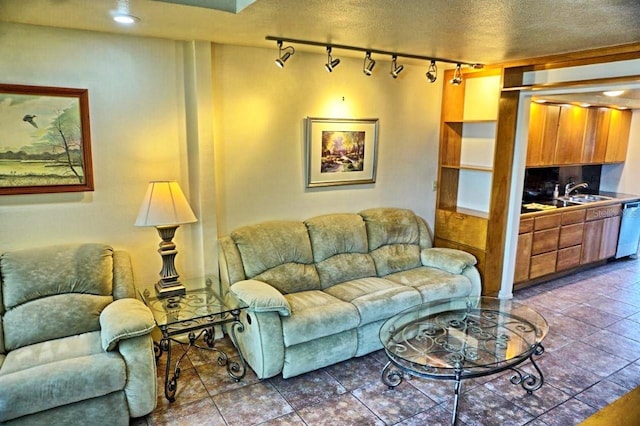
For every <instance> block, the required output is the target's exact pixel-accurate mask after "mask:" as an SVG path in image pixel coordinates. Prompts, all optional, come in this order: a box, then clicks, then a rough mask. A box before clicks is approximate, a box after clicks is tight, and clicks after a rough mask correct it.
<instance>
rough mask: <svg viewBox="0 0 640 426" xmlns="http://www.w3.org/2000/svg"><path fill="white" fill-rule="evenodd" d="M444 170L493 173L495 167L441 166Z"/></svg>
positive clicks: (469, 165)
mask: <svg viewBox="0 0 640 426" xmlns="http://www.w3.org/2000/svg"><path fill="white" fill-rule="evenodd" d="M441 167H442V168H443V169H454V170H475V171H477V172H489V173H491V172H493V167H488V166H475V165H473V164H460V165H459V166H454V165H449V164H443V165H442V166H441Z"/></svg>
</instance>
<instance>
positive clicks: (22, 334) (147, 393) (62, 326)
mask: <svg viewBox="0 0 640 426" xmlns="http://www.w3.org/2000/svg"><path fill="white" fill-rule="evenodd" d="M154 326H155V323H154V321H153V316H152V315H151V312H150V311H149V309H148V308H147V307H146V306H145V305H144V304H143V303H142V302H141V301H139V300H137V299H136V292H135V288H134V285H133V273H132V269H131V261H130V260H129V255H128V254H127V253H126V252H123V251H114V250H113V249H112V248H111V247H109V246H107V245H103V244H75V245H61V246H50V247H41V248H34V249H28V250H18V251H11V252H7V253H4V254H3V255H2V256H0V424H3V425H4V424H6V425H14V424H16V425H17V424H21V425H29V426H32V425H69V424H90V425H128V424H129V418H130V417H140V416H144V415H146V414H148V413H150V412H151V411H152V410H153V409H154V407H155V404H156V366H155V357H154V352H153V342H152V340H151V335H150V333H151V330H152V329H153V328H154Z"/></svg>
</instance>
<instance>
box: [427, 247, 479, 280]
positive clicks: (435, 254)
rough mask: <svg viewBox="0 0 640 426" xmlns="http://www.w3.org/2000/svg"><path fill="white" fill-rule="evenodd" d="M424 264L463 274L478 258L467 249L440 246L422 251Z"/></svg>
mask: <svg viewBox="0 0 640 426" xmlns="http://www.w3.org/2000/svg"><path fill="white" fill-rule="evenodd" d="M420 260H421V261H422V265H423V266H430V267H432V268H438V269H442V270H443V271H447V272H449V273H451V274H461V273H462V271H464V269H465V268H466V267H467V266H474V265H475V264H476V263H477V260H476V258H475V257H474V256H473V255H472V254H470V253H467V252H466V251H462V250H456V249H450V248H444V247H438V248H427V249H423V250H422V251H421V252H420Z"/></svg>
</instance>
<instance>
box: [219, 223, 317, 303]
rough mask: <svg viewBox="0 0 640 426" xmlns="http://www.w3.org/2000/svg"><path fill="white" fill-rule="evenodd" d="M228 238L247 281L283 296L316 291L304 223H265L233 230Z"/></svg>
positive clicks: (309, 242)
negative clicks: (238, 256)
mask: <svg viewBox="0 0 640 426" xmlns="http://www.w3.org/2000/svg"><path fill="white" fill-rule="evenodd" d="M230 237H231V239H232V240H233V241H234V242H235V244H236V246H237V247H238V251H239V252H240V257H241V258H242V265H243V267H244V273H245V276H246V278H247V279H255V280H259V281H263V282H266V283H267V284H270V285H271V286H273V287H275V288H276V289H278V290H279V291H280V292H281V293H283V294H287V293H294V292H297V291H305V290H319V289H320V278H319V277H318V273H317V271H316V268H315V265H314V264H313V255H312V253H311V241H309V234H308V233H307V228H306V226H305V225H304V223H302V222H294V221H273V222H265V223H260V224H257V225H251V226H245V227H243V228H240V229H237V230H235V231H233V232H232V233H231V235H230Z"/></svg>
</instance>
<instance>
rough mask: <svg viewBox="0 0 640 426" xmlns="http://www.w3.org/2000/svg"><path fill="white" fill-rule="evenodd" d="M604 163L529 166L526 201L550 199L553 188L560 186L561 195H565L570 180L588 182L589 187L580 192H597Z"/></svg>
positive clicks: (525, 178) (525, 187) (524, 195)
mask: <svg viewBox="0 0 640 426" xmlns="http://www.w3.org/2000/svg"><path fill="white" fill-rule="evenodd" d="M601 172H602V165H600V164H596V165H588V166H564V167H536V168H527V169H526V170H525V176H524V194H523V200H524V201H535V200H544V199H550V198H552V197H553V189H554V188H555V186H556V184H558V186H559V191H560V195H564V186H565V185H566V184H567V183H569V182H575V183H580V182H587V184H588V185H589V187H588V188H584V189H582V188H581V189H580V190H579V191H578V192H582V193H586V194H597V193H598V192H599V190H600V174H601Z"/></svg>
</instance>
